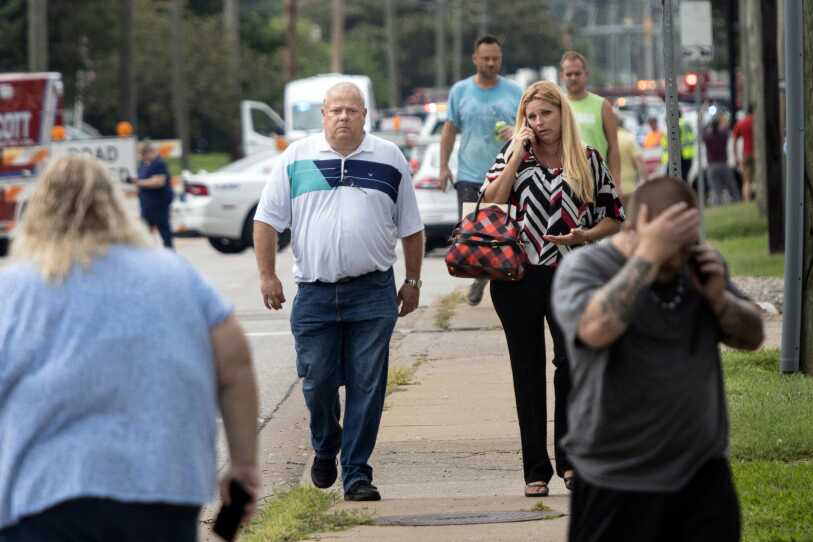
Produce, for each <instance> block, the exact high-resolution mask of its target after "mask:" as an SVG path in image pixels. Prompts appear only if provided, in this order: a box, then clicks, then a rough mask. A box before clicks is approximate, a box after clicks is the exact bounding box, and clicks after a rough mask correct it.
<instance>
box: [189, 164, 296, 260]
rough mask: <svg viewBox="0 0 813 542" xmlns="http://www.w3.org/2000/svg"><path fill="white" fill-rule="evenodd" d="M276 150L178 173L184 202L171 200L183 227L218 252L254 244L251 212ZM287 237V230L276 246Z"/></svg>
mask: <svg viewBox="0 0 813 542" xmlns="http://www.w3.org/2000/svg"><path fill="white" fill-rule="evenodd" d="M280 156H281V155H280V153H279V152H278V151H276V150H272V151H265V152H261V153H257V154H252V155H251V156H247V157H245V158H242V159H240V160H237V161H236V162H232V163H231V164H229V165H227V166H225V167H223V168H221V169H219V170H218V171H216V172H214V173H207V172H205V171H204V172H200V173H196V174H195V173H190V172H188V171H184V172H183V173H182V175H181V176H182V178H183V183H184V193H185V197H184V201H176V202H175V203H173V207H176V208H175V209H173V214H175V215H180V216H183V218H184V221H185V224H186V227H187V229H189V230H194V231H198V232H200V234H201V235H204V236H206V237H207V238H208V240H209V244H211V245H212V247H214V248H215V249H216V250H218V251H219V252H223V253H226V254H234V253H238V252H242V251H243V250H245V249H246V248H248V247H250V246H254V212H255V211H256V210H257V204H258V203H259V201H260V196H261V195H262V191H263V187H265V184H266V182H268V177H269V175H270V174H271V170H272V169H273V168H274V165H275V164H276V162H277V160H279V159H280ZM290 240H291V232H290V230H285V231H284V232H281V233H280V235H279V236H278V243H277V249H278V250H282V249H283V248H285V247H286V246H287V245H288V243H289V242H290Z"/></svg>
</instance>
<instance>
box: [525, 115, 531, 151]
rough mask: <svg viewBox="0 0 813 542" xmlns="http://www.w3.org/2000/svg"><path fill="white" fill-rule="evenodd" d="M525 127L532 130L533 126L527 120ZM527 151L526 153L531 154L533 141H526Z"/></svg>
mask: <svg viewBox="0 0 813 542" xmlns="http://www.w3.org/2000/svg"><path fill="white" fill-rule="evenodd" d="M525 126H527V127H528V129H531V125H530V124H528V119H525ZM525 151H526V152H531V140H530V139H528V140H526V141H525Z"/></svg>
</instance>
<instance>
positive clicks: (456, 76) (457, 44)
mask: <svg viewBox="0 0 813 542" xmlns="http://www.w3.org/2000/svg"><path fill="white" fill-rule="evenodd" d="M452 25H453V26H452V32H453V34H452V40H453V41H452V81H460V77H461V74H462V67H463V66H462V63H463V0H454V8H453V11H452Z"/></svg>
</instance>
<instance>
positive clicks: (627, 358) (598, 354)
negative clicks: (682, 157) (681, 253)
mask: <svg viewBox="0 0 813 542" xmlns="http://www.w3.org/2000/svg"><path fill="white" fill-rule="evenodd" d="M626 261H627V260H626V258H625V256H624V255H622V254H621V253H620V252H619V251H618V250H617V249H616V248H615V247H614V246H613V245H612V241H611V240H609V239H608V240H605V241H603V242H601V243H599V244H596V245H592V246H589V247H585V248H583V249H581V250H578V251H575V252H574V253H573V254H571V255H570V256H569V257H567V258H565V259H564V261H563V262H562V264H561V265H560V267H559V270H558V271H557V273H556V278H555V280H554V284H553V308H554V313H555V316H556V318H557V320H558V322H559V324H560V326H561V327H562V331H563V332H564V334H565V337H566V340H567V349H568V358H569V360H570V365H571V379H572V391H571V395H570V399H569V403H568V420H569V428H568V433H567V434H566V435H565V436H564V437H563V439H562V446H563V447H564V449H565V451H566V453H567V454H568V458H569V459H570V460H571V461H572V462H573V464H574V465H575V467H576V470H577V471H578V473H579V475H580V476H582V477H584V478H585V479H586V480H587V481H588V482H590V483H591V484H595V485H597V486H602V487H609V488H612V489H616V490H623V491H649V492H670V491H678V490H679V489H680V488H681V487H682V486H683V484H684V483H685V482H687V481H688V480H689V479H690V478H691V477H692V475H693V474H694V472H695V471H696V470H697V469H698V468H700V466H701V465H702V464H703V463H704V462H705V461H706V460H707V459H710V458H713V457H724V456H726V455H727V453H728V416H727V412H726V404H725V396H724V391H723V379H722V371H721V367H720V356H719V350H718V342H719V341H720V339H721V331H720V328H719V325H718V323H717V319H716V316H715V315H714V313H713V311H712V309H711V306H710V305H709V304H708V303H707V301H706V300H705V298H704V297H703V295H702V294H701V293H700V292H698V291H697V290H696V289H695V288H694V287H693V285H692V282H691V280H690V277H689V274H688V270H687V269H684V270H683V272H682V274H681V276H682V279H680V280H681V281H682V284H683V287H684V292H683V294H682V295H681V301H680V303H679V304H678V305H677V307H676V308H674V310H668V309H664V308H662V304H661V303H660V302H658V301H656V300H655V299H653V298H652V294H651V291H652V290H646V291H644V292H643V293H642V295H641V296H640V297H639V299H638V301H637V306H636V311H635V317H634V320H633V321H632V323H631V325H630V327H629V329H628V330H627V332H626V333H624V335H622V336H621V337H620V338H619V339H618V340H617V341H616V342H615V343H614V344H613V345H611V346H609V347H607V348H604V349H600V350H596V349H593V348H590V347H588V346H586V345H584V344H583V343H582V342H581V341H579V340H578V339H577V338H576V332H577V329H578V325H579V321H580V319H581V316H582V314H583V312H584V310H585V308H586V307H587V303H588V301H589V300H590V299H591V298H592V296H593V295H594V294H595V293H596V291H597V290H599V289H600V288H601V287H603V286H604V285H605V284H607V282H609V281H610V279H612V277H613V276H615V275H616V274H617V273H618V271H619V270H620V269H621V268H622V267H623V266H624V264H625V263H626ZM727 282H728V289H729V290H730V291H731V292H732V293H734V294H735V295H738V296H740V297H745V296H744V295H743V294H741V293H740V292H739V291H738V290H737V289H736V288H735V287H734V285H733V284H732V283H731V281H730V280H728V281H727ZM673 295H674V292H672V296H673ZM672 296H667V295H665V294H664V298H665V299H664V301H667V302H668V301H672V300H674V297H672Z"/></svg>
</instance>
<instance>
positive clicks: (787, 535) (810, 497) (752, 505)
mask: <svg viewBox="0 0 813 542" xmlns="http://www.w3.org/2000/svg"><path fill="white" fill-rule="evenodd" d="M731 470H732V473H733V475H734V483H735V485H736V486H737V493H739V498H740V510H741V513H742V520H743V521H742V540H743V542H769V541H770V542H801V541H803V540H808V541H809V540H813V489H811V488H813V463H811V462H804V463H783V462H781V461H732V462H731Z"/></svg>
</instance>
